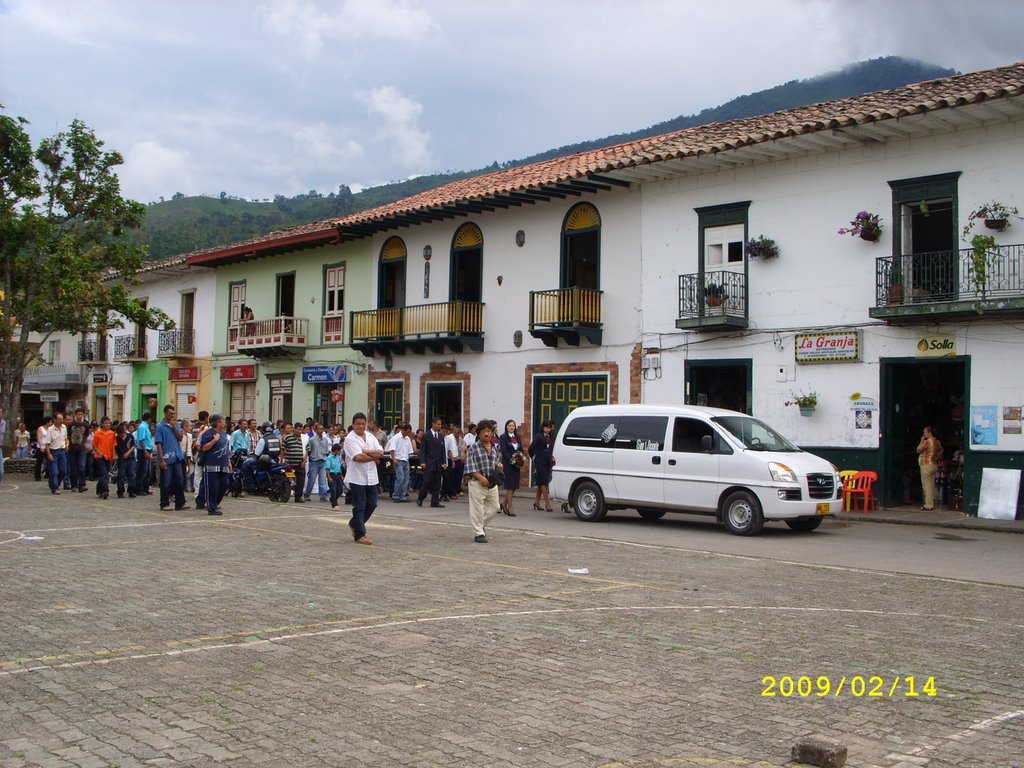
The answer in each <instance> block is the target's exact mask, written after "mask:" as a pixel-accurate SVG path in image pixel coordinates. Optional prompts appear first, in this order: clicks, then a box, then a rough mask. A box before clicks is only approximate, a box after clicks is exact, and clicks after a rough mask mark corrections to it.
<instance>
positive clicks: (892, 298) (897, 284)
mask: <svg viewBox="0 0 1024 768" xmlns="http://www.w3.org/2000/svg"><path fill="white" fill-rule="evenodd" d="M885 293H886V300H887V303H888V304H890V305H892V304H902V303H903V297H904V294H903V275H901V274H899V273H898V272H894V273H892V274H890V275H889V285H888V286H887V287H886V289H885Z"/></svg>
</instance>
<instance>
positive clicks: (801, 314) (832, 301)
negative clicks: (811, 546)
mask: <svg viewBox="0 0 1024 768" xmlns="http://www.w3.org/2000/svg"><path fill="white" fill-rule="evenodd" d="M953 171H961V172H962V173H961V176H960V178H959V182H958V194H959V218H960V226H961V227H962V226H963V223H964V220H965V218H966V215H967V213H968V212H969V211H970V210H971V209H972V208H974V207H976V206H977V205H979V204H981V203H983V202H986V201H988V200H991V199H992V198H996V199H998V200H1000V201H1001V202H1004V203H1006V204H1007V205H1016V206H1018V207H1022V208H1024V191H1022V190H1021V188H1020V184H1019V180H1020V179H1021V178H1022V176H1024V122H1022V121H1016V122H1014V123H1009V124H1000V125H997V126H994V127H989V128H972V129H965V130H958V131H956V132H954V133H950V134H946V135H942V136H934V137H927V138H919V139H911V140H900V141H892V142H890V143H887V144H884V145H882V144H876V145H871V146H868V147H863V148H857V149H850V150H844V151H833V152H827V153H823V154H820V155H813V156H808V157H804V158H800V159H795V160H787V161H782V162H775V163H765V164H763V165H758V166H753V167H745V168H740V169H735V170H732V171H723V172H720V173H713V174H705V175H700V176H692V177H685V178H678V179H673V180H668V181H663V182H656V183H648V184H645V185H644V186H643V188H642V192H641V197H642V205H641V210H642V228H641V251H642V256H643V280H642V298H641V304H642V306H643V321H642V327H643V338H644V345H645V346H649V347H660V348H661V349H662V350H663V352H662V375H661V378H660V379H658V380H656V381H650V382H645V383H644V395H643V397H644V400H645V401H647V402H673V403H679V402H682V400H683V382H684V365H685V361H686V360H687V359H692V360H701V359H715V358H732V357H749V358H751V359H752V361H753V366H754V370H753V409H754V414H755V415H757V416H759V417H761V418H764V419H765V420H767V421H769V422H770V423H772V424H775V425H777V426H779V427H780V428H781V429H782V430H783V431H784V432H785V433H786V434H787V435H789V436H790V437H792V438H793V439H795V440H797V441H798V442H801V443H804V444H812V445H832V446H845V447H876V446H877V445H878V421H877V414H876V418H875V425H874V428H873V429H872V430H854V429H853V426H852V419H853V414H852V412H851V411H850V410H849V401H848V396H849V395H850V394H851V393H853V392H860V393H862V394H863V395H865V396H871V397H875V398H876V399H877V398H878V397H879V395H880V392H879V391H878V390H879V358H881V357H914V355H915V354H916V352H915V344H916V341H917V339H919V338H920V336H921V335H922V333H925V332H926V333H929V334H949V335H953V336H955V337H956V338H957V352H958V354H968V355H970V356H971V366H972V367H971V379H972V387H971V392H970V399H971V402H972V403H974V404H987V403H992V404H1000V405H1012V404H1019V402H1018V401H1020V400H1022V399H1024V398H1022V397H1021V395H1020V387H1019V382H1020V381H1021V379H1022V378H1024V355H1021V354H1020V346H1019V334H1020V330H1021V328H1024V323H1021V322H1010V321H989V320H986V319H984V318H975V319H971V320H968V321H964V322H957V323H945V324H943V325H941V326H936V325H933V324H932V325H928V324H920V325H916V326H912V327H896V326H888V325H885V324H884V323H881V322H876V321H873V320H871V318H869V316H868V309H869V308H870V307H872V306H874V304H875V258H876V257H879V256H888V255H891V253H892V240H891V236H892V227H893V222H892V215H891V210H892V202H891V200H892V196H891V190H890V187H889V185H888V184H887V182H888V181H890V180H899V179H908V178H914V177H919V176H929V175H935V174H942V173H948V172H953ZM745 200H750V201H751V203H750V208H749V231H748V234H749V236H756V235H759V234H764V235H766V236H768V237H772V238H774V239H775V240H776V241H777V243H778V244H779V246H780V249H781V251H782V255H781V257H780V258H779V259H777V260H775V261H773V262H768V263H763V262H757V261H754V262H753V263H751V264H750V266H749V287H750V294H749V305H750V312H749V332H748V333H745V334H739V333H729V334H721V333H717V332H702V333H696V332H693V331H681V330H678V329H677V328H676V327H675V320H676V318H677V317H678V276H679V275H680V274H686V273H694V272H697V271H698V256H699V254H698V252H697V249H698V226H697V224H698V219H697V214H696V213H695V212H694V208H697V207H701V206H708V205H718V204H726V203H734V202H740V201H745ZM860 210H869V211H872V212H876V213H879V214H880V215H881V216H882V218H883V227H884V229H883V234H882V239H881V240H880V242H878V243H875V244H871V243H867V242H864V241H862V240H860V239H859V238H853V237H849V236H847V237H841V236H839V235H837V233H836V231H837V230H838V229H839V228H840V227H843V226H848V222H849V220H850V219H851V218H852V217H853V216H854V214H855V213H856V212H857V211H860ZM996 237H997V240H998V241H999V242H1001V243H1003V244H1011V243H1018V242H1024V222H1017V223H1016V226H1015V227H1012V228H1011V229H1009V230H1007V231H1006V232H1005V233H1003V234H998V235H996ZM961 247H966V243H962V244H961ZM830 326H842V327H851V326H854V327H860V328H862V329H863V330H864V334H863V341H864V345H863V358H862V359H863V362H861V363H833V364H819V365H813V366H810V365H799V366H798V365H794V358H793V336H794V334H795V333H798V332H805V331H810V330H815V329H825V328H828V327H830ZM773 333H775V334H777V336H773ZM779 366H787V367H788V368H789V370H790V371H791V372H792V375H793V378H792V379H791V380H787V381H785V382H779V381H777V380H776V379H777V371H778V367H779ZM801 389H803V390H810V389H813V390H816V391H817V392H818V393H819V403H818V408H817V413H816V414H815V416H814V417H813V418H803V417H800V416H799V415H798V412H797V409H796V408H795V407H790V408H786V407H785V406H784V405H783V403H784V402H785V401H786V400H787V399H789V395H790V393H791V392H792V391H799V390H801ZM1021 447H1024V441H1022V440H1021V439H1020V437H1018V436H1009V435H1007V436H1004V435H1002V434H1001V435H1000V444H999V446H998V449H999V450H1020V449H1021ZM979 449H980V447H979Z"/></svg>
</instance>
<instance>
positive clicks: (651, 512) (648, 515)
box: [637, 508, 665, 520]
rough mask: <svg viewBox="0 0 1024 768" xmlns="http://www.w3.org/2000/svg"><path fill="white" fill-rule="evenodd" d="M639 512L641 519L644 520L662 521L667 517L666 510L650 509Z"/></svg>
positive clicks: (639, 510)
mask: <svg viewBox="0 0 1024 768" xmlns="http://www.w3.org/2000/svg"><path fill="white" fill-rule="evenodd" d="M637 512H639V513H640V517H642V518H643V519H644V520H661V518H663V517H664V516H665V510H664V509H650V508H647V509H638V510H637Z"/></svg>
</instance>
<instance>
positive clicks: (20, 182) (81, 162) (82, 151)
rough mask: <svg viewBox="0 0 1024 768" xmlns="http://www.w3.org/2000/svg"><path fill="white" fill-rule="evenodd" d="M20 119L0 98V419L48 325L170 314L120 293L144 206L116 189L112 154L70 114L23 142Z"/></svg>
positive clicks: (130, 273) (93, 325)
mask: <svg viewBox="0 0 1024 768" xmlns="http://www.w3.org/2000/svg"><path fill="white" fill-rule="evenodd" d="M26 123H27V121H26V120H25V119H24V118H22V117H16V118H12V117H10V116H8V115H7V114H6V113H5V112H4V111H3V106H2V105H0V291H2V298H0V405H2V406H3V409H4V413H5V418H7V419H8V422H10V421H11V420H13V419H14V418H15V414H17V412H18V410H19V408H18V398H19V397H20V395H21V387H22V382H23V381H24V377H25V369H26V368H27V367H28V366H29V365H31V364H32V363H33V362H35V361H36V360H37V356H36V350H37V349H39V348H40V347H42V346H43V345H45V343H46V341H47V340H48V339H49V337H50V336H51V335H52V334H54V333H57V332H61V331H67V332H71V333H79V334H84V333H100V334H102V333H106V332H107V331H108V330H109V329H111V328H119V327H121V326H122V321H121V319H120V318H121V317H124V318H126V319H128V320H129V321H132V322H136V323H140V324H143V325H145V326H147V327H150V328H162V327H167V326H169V325H170V324H171V323H170V320H169V319H168V317H167V316H166V315H165V314H164V313H163V312H162V311H160V310H159V309H157V308H153V309H146V308H144V307H143V306H141V305H140V304H139V303H138V302H137V301H136V300H135V299H134V298H132V296H131V293H130V288H131V286H132V285H133V284H135V283H136V282H137V281H136V279H135V273H136V271H137V270H138V269H139V267H141V266H142V261H143V258H144V256H145V246H141V245H137V244H135V243H133V242H132V241H131V239H130V237H129V233H130V232H131V231H132V230H135V229H138V228H139V227H140V226H141V225H142V221H143V218H144V217H145V213H146V208H145V206H144V205H142V204H141V203H137V202H135V201H133V200H125V199H124V198H122V197H121V188H120V182H119V180H118V178H117V175H116V174H115V172H114V169H115V168H116V167H117V166H119V165H121V164H122V163H123V162H124V160H123V158H122V157H121V155H120V154H119V153H117V152H105V151H103V142H102V141H100V140H99V139H97V138H96V135H95V134H94V133H93V131H92V130H91V129H90V128H89V127H88V126H86V125H85V123H83V122H82V121H80V120H75V121H74V122H72V123H71V126H70V127H69V128H68V130H67V131H63V132H60V133H58V134H56V135H55V136H53V137H51V138H47V139H43V140H42V141H41V142H40V143H39V146H38V148H37V149H36V150H35V152H33V151H32V144H31V140H30V139H29V136H28V134H27V133H26V132H25V125H26ZM33 334H36V336H35V338H34V339H33V338H31V337H32V335H33ZM12 432H13V430H8V436H10V435H11V434H12Z"/></svg>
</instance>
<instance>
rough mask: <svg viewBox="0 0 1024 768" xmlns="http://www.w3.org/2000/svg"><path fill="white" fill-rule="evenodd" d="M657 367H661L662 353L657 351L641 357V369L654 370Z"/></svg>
mask: <svg viewBox="0 0 1024 768" xmlns="http://www.w3.org/2000/svg"><path fill="white" fill-rule="evenodd" d="M657 368H661V354H659V353H657V352H655V353H653V354H646V355H644V356H643V357H641V358H640V370H641V371H653V370H655V369H657Z"/></svg>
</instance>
